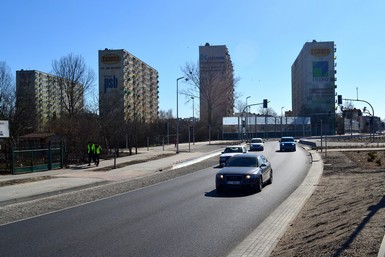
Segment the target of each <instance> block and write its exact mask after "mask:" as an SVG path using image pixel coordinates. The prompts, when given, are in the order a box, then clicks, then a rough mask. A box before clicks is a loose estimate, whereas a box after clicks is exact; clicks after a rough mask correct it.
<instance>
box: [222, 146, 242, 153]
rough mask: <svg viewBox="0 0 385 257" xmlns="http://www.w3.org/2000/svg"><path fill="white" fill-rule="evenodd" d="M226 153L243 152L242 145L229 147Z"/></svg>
mask: <svg viewBox="0 0 385 257" xmlns="http://www.w3.org/2000/svg"><path fill="white" fill-rule="evenodd" d="M224 152H225V153H242V148H241V147H227V148H226V149H225V151H224Z"/></svg>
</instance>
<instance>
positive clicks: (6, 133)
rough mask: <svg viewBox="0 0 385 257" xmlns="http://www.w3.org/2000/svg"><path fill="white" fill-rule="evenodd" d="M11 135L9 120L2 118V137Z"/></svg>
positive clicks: (0, 124) (0, 121)
mask: <svg viewBox="0 0 385 257" xmlns="http://www.w3.org/2000/svg"><path fill="white" fill-rule="evenodd" d="M4 137H9V127H8V121H7V120H0V138H4Z"/></svg>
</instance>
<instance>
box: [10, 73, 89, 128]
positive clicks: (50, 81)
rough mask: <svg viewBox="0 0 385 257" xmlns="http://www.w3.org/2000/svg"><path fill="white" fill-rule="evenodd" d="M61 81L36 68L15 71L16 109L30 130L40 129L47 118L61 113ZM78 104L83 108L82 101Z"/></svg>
mask: <svg viewBox="0 0 385 257" xmlns="http://www.w3.org/2000/svg"><path fill="white" fill-rule="evenodd" d="M61 81H62V79H61V78H59V77H57V76H54V75H51V74H48V73H45V72H41V71H37V70H19V71H16V110H17V112H18V115H19V117H20V120H21V121H22V122H24V123H25V126H27V127H28V128H29V130H30V131H42V130H44V128H45V125H46V124H47V122H48V121H49V120H51V119H53V118H55V117H60V116H61V115H62V113H63V111H64V108H63V101H65V100H64V99H65V98H64V97H63V92H62V91H63V90H62V87H61ZM79 87H80V86H79ZM80 90H81V87H80ZM78 105H79V106H78V108H83V105H84V101H81V102H79V103H78Z"/></svg>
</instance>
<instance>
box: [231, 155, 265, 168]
mask: <svg viewBox="0 0 385 257" xmlns="http://www.w3.org/2000/svg"><path fill="white" fill-rule="evenodd" d="M257 166H258V160H257V158H254V157H236V158H230V159H229V161H228V162H227V164H226V167H257Z"/></svg>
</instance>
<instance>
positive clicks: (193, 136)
mask: <svg viewBox="0 0 385 257" xmlns="http://www.w3.org/2000/svg"><path fill="white" fill-rule="evenodd" d="M191 100H192V103H193V105H192V106H193V110H192V111H193V120H192V139H193V145H195V135H194V125H195V117H194V110H195V107H194V97H193V96H192V97H191Z"/></svg>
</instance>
